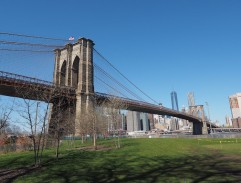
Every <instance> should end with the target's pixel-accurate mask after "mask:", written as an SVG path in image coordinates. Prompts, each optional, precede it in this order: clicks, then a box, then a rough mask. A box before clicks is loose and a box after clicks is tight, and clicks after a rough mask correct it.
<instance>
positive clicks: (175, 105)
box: [171, 91, 179, 111]
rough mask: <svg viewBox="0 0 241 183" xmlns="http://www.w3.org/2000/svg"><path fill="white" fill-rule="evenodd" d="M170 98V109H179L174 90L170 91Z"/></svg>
mask: <svg viewBox="0 0 241 183" xmlns="http://www.w3.org/2000/svg"><path fill="white" fill-rule="evenodd" d="M171 100H172V109H173V110H176V111H179V109H178V101H177V93H176V92H175V91H172V92H171Z"/></svg>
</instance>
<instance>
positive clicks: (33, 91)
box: [0, 71, 216, 127]
mask: <svg viewBox="0 0 241 183" xmlns="http://www.w3.org/2000/svg"><path fill="white" fill-rule="evenodd" d="M19 91H21V92H19ZM23 94H25V96H24V97H25V98H27V99H31V100H39V101H45V102H49V101H50V98H52V97H56V96H62V97H68V98H71V99H73V100H75V96H76V91H75V88H71V87H64V86H61V87H58V86H56V85H55V84H54V83H51V82H48V81H44V80H39V79H36V78H31V77H26V76H22V75H18V74H13V73H9V72H4V71H0V95H5V96H10V97H19V98H23ZM40 94H41V95H40ZM43 94H44V95H43ZM42 96H45V97H42ZM95 97H96V99H97V100H99V101H108V99H110V98H118V99H120V100H121V101H123V102H124V103H125V104H126V105H127V107H128V110H131V111H138V112H145V113H150V114H159V115H168V116H174V117H177V118H181V119H186V120H189V121H190V122H193V123H202V120H201V118H198V117H196V116H193V115H190V114H187V113H183V112H179V111H175V110H172V109H169V108H166V107H163V106H159V105H154V104H150V103H147V102H142V101H137V100H132V99H128V98H122V97H116V96H113V95H108V94H104V93H98V92H96V93H95ZM207 124H208V125H209V126H210V123H209V122H207ZM212 127H216V126H214V125H213V124H212Z"/></svg>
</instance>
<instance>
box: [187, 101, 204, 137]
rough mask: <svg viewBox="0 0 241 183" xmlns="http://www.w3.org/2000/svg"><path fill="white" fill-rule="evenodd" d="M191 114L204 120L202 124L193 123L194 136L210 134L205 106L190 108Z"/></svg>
mask: <svg viewBox="0 0 241 183" xmlns="http://www.w3.org/2000/svg"><path fill="white" fill-rule="evenodd" d="M189 113H190V114H191V115H193V116H196V117H200V118H201V119H202V123H199V122H193V134H194V135H197V134H208V130H207V123H206V120H205V113H204V108H203V105H194V106H189Z"/></svg>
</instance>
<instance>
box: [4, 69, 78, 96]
mask: <svg viewBox="0 0 241 183" xmlns="http://www.w3.org/2000/svg"><path fill="white" fill-rule="evenodd" d="M0 78H3V79H5V80H9V79H10V80H13V81H17V82H21V83H29V84H38V85H41V86H46V87H51V88H53V87H56V84H55V83H53V82H50V81H45V80H41V79H37V78H33V77H27V76H22V75H19V74H14V73H10V72H4V71H0ZM57 87H59V88H61V89H65V90H70V91H72V92H74V91H75V88H73V87H69V86H57Z"/></svg>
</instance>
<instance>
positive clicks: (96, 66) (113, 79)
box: [94, 63, 143, 100]
mask: <svg viewBox="0 0 241 183" xmlns="http://www.w3.org/2000/svg"><path fill="white" fill-rule="evenodd" d="M94 67H95V68H96V69H98V70H99V71H101V72H102V73H103V74H104V75H106V76H107V77H108V78H110V79H111V80H112V81H114V82H115V83H117V84H118V85H119V86H120V87H122V88H123V89H124V90H126V91H127V92H128V93H130V94H131V95H132V96H134V97H135V98H137V99H138V100H143V99H142V98H141V97H139V96H138V95H137V94H135V93H134V92H132V91H131V90H129V89H128V88H127V87H126V86H125V85H123V84H121V83H120V82H119V81H117V80H116V79H115V78H113V77H112V76H111V75H110V74H108V73H107V72H106V71H104V70H103V69H102V68H101V67H99V66H98V65H96V64H95V63H94Z"/></svg>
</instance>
